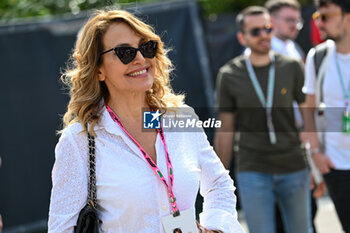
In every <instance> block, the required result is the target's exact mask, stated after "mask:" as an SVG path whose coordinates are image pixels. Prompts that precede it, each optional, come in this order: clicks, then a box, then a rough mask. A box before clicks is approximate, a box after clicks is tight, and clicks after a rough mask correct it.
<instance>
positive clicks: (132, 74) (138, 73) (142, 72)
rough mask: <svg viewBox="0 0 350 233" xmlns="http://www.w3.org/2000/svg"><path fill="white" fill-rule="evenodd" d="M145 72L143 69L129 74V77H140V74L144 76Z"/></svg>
mask: <svg viewBox="0 0 350 233" xmlns="http://www.w3.org/2000/svg"><path fill="white" fill-rule="evenodd" d="M146 72H147V70H146V69H144V70H140V71H138V72H135V73H131V74H129V76H137V75H140V74H144V73H146Z"/></svg>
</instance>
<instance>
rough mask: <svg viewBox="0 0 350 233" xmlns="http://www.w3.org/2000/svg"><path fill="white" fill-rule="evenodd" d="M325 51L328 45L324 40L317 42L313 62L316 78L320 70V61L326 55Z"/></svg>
mask: <svg viewBox="0 0 350 233" xmlns="http://www.w3.org/2000/svg"><path fill="white" fill-rule="evenodd" d="M327 51H328V46H327V43H326V42H323V43H322V44H319V45H317V46H316V47H315V56H314V63H315V72H316V78H317V76H318V72H319V71H320V67H321V64H322V61H323V59H324V58H325V57H326V55H327Z"/></svg>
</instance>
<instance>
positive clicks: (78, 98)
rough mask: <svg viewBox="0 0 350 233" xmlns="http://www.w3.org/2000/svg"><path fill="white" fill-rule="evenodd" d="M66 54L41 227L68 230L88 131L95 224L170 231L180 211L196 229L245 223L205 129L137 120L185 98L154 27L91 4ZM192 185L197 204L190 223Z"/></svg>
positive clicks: (83, 177)
mask: <svg viewBox="0 0 350 233" xmlns="http://www.w3.org/2000/svg"><path fill="white" fill-rule="evenodd" d="M71 60H72V63H71V65H70V66H69V67H68V69H67V70H66V71H65V72H64V74H63V75H62V80H63V82H64V83H65V84H66V85H67V86H68V87H69V89H70V101H69V104H68V110H67V112H66V113H65V115H64V117H63V123H64V128H63V130H62V131H61V133H62V135H61V137H60V139H59V142H58V144H57V146H56V150H55V154H56V161H55V164H54V167H53V171H52V183H53V187H52V193H51V201H50V211H49V223H48V227H49V232H73V231H74V227H75V225H76V224H77V219H78V215H79V212H80V210H81V209H82V208H83V207H84V206H85V204H86V200H87V195H88V191H87V190H88V188H87V187H88V183H89V182H88V178H89V156H88V153H89V152H88V136H87V135H88V134H90V135H91V137H92V138H94V140H95V148H96V149H95V154H96V158H95V166H96V167H95V170H96V189H97V191H96V194H97V202H96V206H97V213H98V217H99V219H100V220H101V221H102V222H101V223H100V225H99V231H100V232H120V233H133V232H145V233H146V232H157V233H158V232H168V230H167V229H168V228H169V223H168V222H167V221H168V220H170V222H172V223H174V222H176V224H178V226H177V228H176V229H175V228H174V232H175V230H176V231H179V230H180V231H181V229H182V230H183V229H186V227H188V226H184V225H182V224H185V222H186V221H189V222H190V223H191V224H192V226H194V227H195V228H196V229H197V228H198V231H199V232H227V233H228V232H243V230H242V228H241V227H240V225H239V223H238V221H237V213H236V210H235V207H236V198H235V195H234V193H233V192H234V186H233V183H232V180H231V179H230V178H229V176H228V172H227V171H226V170H225V169H224V167H223V165H222V164H221V162H220V160H219V159H218V157H217V156H216V154H215V152H214V151H213V149H212V147H211V146H210V145H209V143H208V141H207V138H206V136H205V134H204V132H203V131H200V132H194V133H186V132H175V133H168V132H164V131H163V129H162V127H160V128H158V129H153V130H147V131H145V130H143V128H142V125H143V124H142V123H143V113H142V112H143V111H146V112H147V111H152V113H153V114H154V115H153V117H155V118H156V117H159V115H160V112H162V113H163V114H165V115H166V114H168V112H169V111H167V110H168V109H169V108H172V107H187V108H189V107H188V106H184V104H183V99H184V97H183V96H182V95H176V94H175V93H174V92H173V91H172V89H171V86H170V81H169V75H170V72H171V70H172V63H171V61H170V60H169V59H168V57H167V50H166V49H165V48H164V44H163V42H162V41H161V39H160V37H159V36H158V35H156V34H155V33H154V30H153V28H152V27H150V26H149V25H147V24H145V23H144V22H142V21H141V20H139V19H138V18H136V17H135V16H133V15H132V14H130V13H128V12H126V11H123V10H110V11H98V12H97V13H96V14H95V15H94V16H93V17H92V18H91V19H90V20H89V21H88V22H87V23H86V25H85V27H84V29H83V31H82V33H81V35H80V36H79V38H78V40H77V42H76V46H75V50H74V53H73V55H72V59H71ZM157 114H158V115H157ZM199 188H200V193H201V195H202V196H203V197H204V206H203V212H202V213H201V215H200V223H199V222H197V223H196V222H195V210H194V204H195V200H196V196H197V192H198V189H199ZM184 218H189V219H190V220H183V219H184ZM179 219H181V221H178V220H179ZM172 223H170V225H171V224H172ZM191 224H190V225H191ZM196 231H197V230H196Z"/></svg>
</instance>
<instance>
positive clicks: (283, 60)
mask: <svg viewBox="0 0 350 233" xmlns="http://www.w3.org/2000/svg"><path fill="white" fill-rule="evenodd" d="M275 59H276V65H277V66H291V67H293V68H295V67H302V63H301V61H300V59H297V58H293V57H290V56H285V55H283V54H279V53H276V54H275Z"/></svg>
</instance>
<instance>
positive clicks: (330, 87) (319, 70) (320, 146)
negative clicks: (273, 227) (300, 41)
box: [304, 0, 350, 233]
mask: <svg viewBox="0 0 350 233" xmlns="http://www.w3.org/2000/svg"><path fill="white" fill-rule="evenodd" d="M316 3H317V8H318V10H317V12H315V13H314V15H313V16H314V19H315V21H316V23H317V26H318V27H319V30H320V35H321V38H322V39H324V40H327V41H326V42H324V43H322V44H320V45H318V46H316V47H315V48H313V49H311V50H310V52H309V53H308V55H307V59H306V69H305V77H306V80H305V86H304V92H305V93H306V94H307V98H306V99H307V100H306V103H307V106H308V110H309V111H307V113H308V117H307V118H306V119H307V121H306V122H305V126H306V127H305V128H306V131H307V132H309V138H310V144H311V154H312V156H313V159H314V161H315V163H316V165H317V166H318V168H319V170H320V171H321V172H322V174H323V177H324V179H325V181H326V184H327V187H328V191H329V194H330V197H331V198H332V200H333V202H334V205H335V208H336V210H337V213H338V217H339V219H340V222H341V224H342V227H343V230H344V231H345V232H346V233H348V232H350V198H349V197H350V185H349V184H350V69H349V65H350V0H320V1H317V2H316ZM315 109H316V111H317V112H316V114H315Z"/></svg>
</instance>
